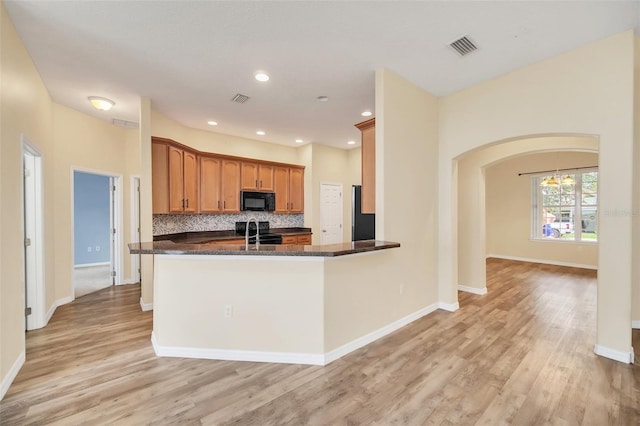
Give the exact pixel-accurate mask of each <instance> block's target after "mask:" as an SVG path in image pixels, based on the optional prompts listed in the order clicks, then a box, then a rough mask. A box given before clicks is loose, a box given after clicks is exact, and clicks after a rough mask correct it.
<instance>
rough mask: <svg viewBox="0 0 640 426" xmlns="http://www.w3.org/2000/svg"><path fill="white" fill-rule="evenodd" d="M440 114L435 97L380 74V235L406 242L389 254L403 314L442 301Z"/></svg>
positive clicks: (392, 75) (388, 74)
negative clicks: (439, 273)
mask: <svg viewBox="0 0 640 426" xmlns="http://www.w3.org/2000/svg"><path fill="white" fill-rule="evenodd" d="M437 116H438V112H437V100H436V98H435V97H434V96H432V95H430V94H429V93H427V92H425V91H424V90H422V89H420V88H419V87H417V86H415V85H414V84H412V83H411V82H409V81H407V80H405V79H404V78H402V77H401V76H399V75H397V74H395V73H393V72H392V71H390V70H387V69H381V70H378V71H377V72H376V239H378V240H387V241H395V242H399V243H400V244H401V245H402V247H400V248H399V249H394V250H392V251H391V252H390V253H389V255H390V256H391V257H392V260H391V264H392V265H393V268H395V273H396V276H395V280H394V281H393V282H390V283H389V285H390V286H391V288H393V289H394V290H395V291H397V292H399V294H402V298H401V301H402V303H401V304H399V306H398V314H399V315H400V316H402V315H406V314H408V313H410V312H414V311H416V310H418V309H420V308H423V307H424V306H427V305H429V304H431V303H434V302H436V301H438V286H437V259H438V254H437V251H436V243H437V235H438V224H437V197H438V196H437V194H438V192H437V180H438V179H437V178H438V175H437V173H438V166H437V158H438V128H437ZM449 307H452V306H449Z"/></svg>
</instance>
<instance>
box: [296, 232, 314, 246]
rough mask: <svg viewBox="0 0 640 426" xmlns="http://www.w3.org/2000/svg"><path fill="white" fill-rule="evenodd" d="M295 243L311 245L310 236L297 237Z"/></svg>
mask: <svg viewBox="0 0 640 426" xmlns="http://www.w3.org/2000/svg"><path fill="white" fill-rule="evenodd" d="M297 243H298V244H299V245H302V246H304V245H311V235H309V234H306V235H298V239H297Z"/></svg>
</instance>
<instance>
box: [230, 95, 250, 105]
mask: <svg viewBox="0 0 640 426" xmlns="http://www.w3.org/2000/svg"><path fill="white" fill-rule="evenodd" d="M248 100H249V97H248V96H247V95H243V94H241V93H237V94H236V95H235V96H234V97H233V98H231V101H232V102H236V103H239V104H243V103H245V102H247V101H248Z"/></svg>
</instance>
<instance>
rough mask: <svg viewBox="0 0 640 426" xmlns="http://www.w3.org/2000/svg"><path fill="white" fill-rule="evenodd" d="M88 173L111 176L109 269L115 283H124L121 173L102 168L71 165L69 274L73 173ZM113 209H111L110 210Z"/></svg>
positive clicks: (73, 229) (73, 255)
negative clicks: (111, 236) (111, 221)
mask: <svg viewBox="0 0 640 426" xmlns="http://www.w3.org/2000/svg"><path fill="white" fill-rule="evenodd" d="M75 172H81V173H90V174H94V175H99V176H106V177H109V178H112V180H113V186H114V187H115V189H114V190H113V191H110V192H109V197H110V199H111V197H113V203H110V204H109V206H110V212H109V215H110V217H112V218H113V223H112V224H111V227H112V232H113V230H115V238H114V242H113V245H114V247H115V249H114V250H112V253H113V255H112V256H111V257H112V259H111V270H112V271H115V273H116V276H115V279H114V284H115V285H121V284H126V283H125V282H124V277H123V275H122V270H123V265H122V241H123V235H122V229H123V225H122V224H123V213H122V206H123V202H122V201H123V200H122V175H121V174H120V173H112V172H105V171H102V170H95V169H88V168H86V167H79V166H71V176H70V179H69V180H70V185H71V265H70V268H71V276H72V277H73V270H74V268H75V226H74V223H75V217H74V206H75V187H74V173H75ZM111 209H113V210H111ZM71 298H72V300H75V286H74V282H73V279H72V280H71Z"/></svg>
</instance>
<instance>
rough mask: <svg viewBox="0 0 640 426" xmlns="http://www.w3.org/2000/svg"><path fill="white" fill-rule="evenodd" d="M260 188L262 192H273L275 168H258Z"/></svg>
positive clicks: (261, 166) (265, 166)
mask: <svg viewBox="0 0 640 426" xmlns="http://www.w3.org/2000/svg"><path fill="white" fill-rule="evenodd" d="M258 187H259V189H260V190H261V191H273V166H269V165H267V164H261V165H260V167H259V168H258Z"/></svg>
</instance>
